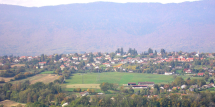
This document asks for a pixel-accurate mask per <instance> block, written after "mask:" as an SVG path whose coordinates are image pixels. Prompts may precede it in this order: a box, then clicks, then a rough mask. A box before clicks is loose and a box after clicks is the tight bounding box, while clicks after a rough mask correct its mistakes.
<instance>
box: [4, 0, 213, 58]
mask: <svg viewBox="0 0 215 107" xmlns="http://www.w3.org/2000/svg"><path fill="white" fill-rule="evenodd" d="M0 10H1V11H0V16H1V17H0V38H1V39H0V55H5V54H7V55H11V54H13V55H40V54H42V53H44V54H53V53H71V52H84V51H85V52H96V51H100V52H113V51H115V50H116V49H117V48H118V47H124V49H125V50H127V49H128V48H129V47H131V48H136V49H137V50H138V51H139V52H141V51H146V50H147V49H148V48H150V47H151V48H152V49H156V50H158V51H160V49H161V48H164V49H166V50H167V51H180V50H182V51H189V52H190V51H198V50H199V51H200V52H214V51H215V47H214V46H215V41H214V40H215V14H214V13H215V1H214V0H203V1H196V2H184V3H179V4H175V3H170V4H160V3H124V4H121V3H110V2H95V3H87V4H69V5H59V6H46V7H39V8H37V7H21V6H13V5H4V4H1V5H0Z"/></svg>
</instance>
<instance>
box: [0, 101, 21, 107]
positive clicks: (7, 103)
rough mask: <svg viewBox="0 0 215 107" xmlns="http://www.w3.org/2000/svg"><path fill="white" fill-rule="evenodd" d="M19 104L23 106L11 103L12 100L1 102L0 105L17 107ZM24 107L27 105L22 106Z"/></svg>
mask: <svg viewBox="0 0 215 107" xmlns="http://www.w3.org/2000/svg"><path fill="white" fill-rule="evenodd" d="M18 104H21V103H17V102H15V101H11V100H4V101H1V102H0V105H4V107H13V106H15V107H16V106H17V105H18ZM21 105H22V107H25V104H21Z"/></svg>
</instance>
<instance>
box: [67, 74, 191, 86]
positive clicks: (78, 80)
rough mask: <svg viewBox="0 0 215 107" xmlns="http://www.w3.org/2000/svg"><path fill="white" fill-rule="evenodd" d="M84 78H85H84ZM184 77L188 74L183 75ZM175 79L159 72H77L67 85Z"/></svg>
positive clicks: (165, 81) (120, 83)
mask: <svg viewBox="0 0 215 107" xmlns="http://www.w3.org/2000/svg"><path fill="white" fill-rule="evenodd" d="M82 78H83V79H82ZM183 78H184V79H186V78H188V76H183ZM173 80H174V78H173V76H171V75H168V76H167V75H159V74H144V73H120V72H105V73H86V74H83V75H82V74H80V73H76V74H73V76H71V79H66V81H65V82H66V83H65V84H67V85H71V84H100V83H102V82H109V83H117V84H119V85H123V84H127V83H128V82H136V83H137V82H146V81H148V82H149V81H150V82H155V83H168V82H172V81H173Z"/></svg>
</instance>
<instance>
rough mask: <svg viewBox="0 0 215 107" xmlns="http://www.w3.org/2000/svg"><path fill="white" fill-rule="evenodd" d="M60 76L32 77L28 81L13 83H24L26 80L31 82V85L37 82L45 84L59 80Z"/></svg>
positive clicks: (41, 75) (14, 82) (43, 75)
mask: <svg viewBox="0 0 215 107" xmlns="http://www.w3.org/2000/svg"><path fill="white" fill-rule="evenodd" d="M58 78H59V76H58V75H55V74H38V75H35V76H32V77H28V78H26V79H21V80H16V81H12V82H11V83H12V84H16V83H18V82H24V81H26V80H29V81H30V83H31V84H34V83H36V82H43V83H45V84H47V83H50V82H53V81H54V80H56V79H58Z"/></svg>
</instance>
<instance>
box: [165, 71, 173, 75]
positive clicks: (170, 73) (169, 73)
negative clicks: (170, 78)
mask: <svg viewBox="0 0 215 107" xmlns="http://www.w3.org/2000/svg"><path fill="white" fill-rule="evenodd" d="M172 74H173V73H172V72H165V74H164V75H172Z"/></svg>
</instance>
